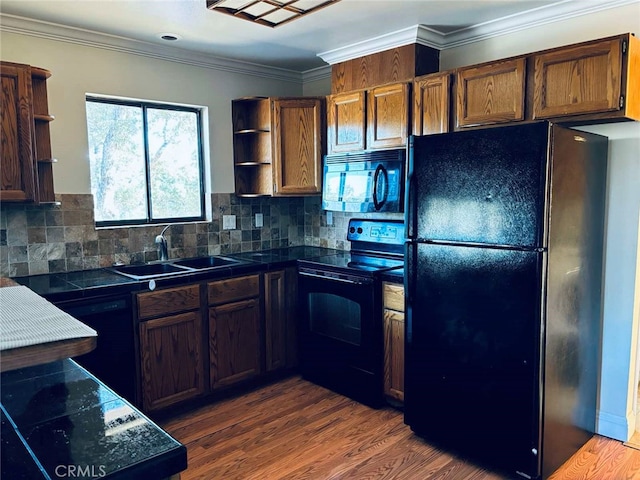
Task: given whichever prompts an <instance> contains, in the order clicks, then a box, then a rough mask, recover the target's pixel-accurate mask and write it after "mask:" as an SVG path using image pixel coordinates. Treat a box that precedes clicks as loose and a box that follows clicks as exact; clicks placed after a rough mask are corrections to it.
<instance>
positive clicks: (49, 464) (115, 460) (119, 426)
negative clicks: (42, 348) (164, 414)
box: [0, 359, 187, 480]
mask: <svg viewBox="0 0 640 480" xmlns="http://www.w3.org/2000/svg"><path fill="white" fill-rule="evenodd" d="M0 407H1V416H2V421H1V428H2V431H1V436H2V445H1V447H2V448H1V450H0V454H1V457H2V458H1V463H0V468H1V471H0V477H1V478H7V479H9V478H10V479H28V480H36V479H56V478H105V479H110V480H142V479H149V480H155V479H158V480H160V479H165V478H168V477H171V476H172V475H174V474H176V473H178V472H181V471H182V470H184V469H186V468H187V452H186V447H185V446H184V445H182V444H181V443H180V442H178V441H177V440H175V439H174V438H173V437H171V436H170V435H169V434H167V433H166V432H165V431H164V430H162V429H161V428H160V427H158V426H157V425H156V424H155V423H153V422H152V421H151V420H149V419H148V418H147V417H146V416H144V415H143V414H142V413H140V412H139V411H138V410H137V409H136V408H134V407H133V406H132V405H131V404H129V403H128V402H127V401H126V400H123V399H122V398H121V397H119V396H118V395H117V394H116V393H114V392H113V391H112V390H111V389H109V388H108V387H106V386H105V385H104V384H103V383H102V382H100V381H99V380H98V379H96V378H95V377H94V376H93V375H91V374H90V373H89V372H87V371H86V370H85V369H84V368H82V367H80V366H79V365H78V364H77V363H75V362H74V361H73V360H70V359H65V360H60V361H56V362H52V363H48V364H44V365H38V366H35V367H27V368H23V369H20V370H13V371H10V372H5V373H3V374H2V376H1V390H0Z"/></svg>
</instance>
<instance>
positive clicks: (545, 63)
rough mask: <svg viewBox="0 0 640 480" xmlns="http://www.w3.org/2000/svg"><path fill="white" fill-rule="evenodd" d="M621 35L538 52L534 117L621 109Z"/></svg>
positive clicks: (536, 58) (536, 57)
mask: <svg viewBox="0 0 640 480" xmlns="http://www.w3.org/2000/svg"><path fill="white" fill-rule="evenodd" d="M620 44H621V40H620V39H619V38H617V39H614V40H609V41H604V42H599V43H593V44H588V45H578V46H575V47H570V48H566V49H561V50H555V51H553V52H549V53H545V54H541V55H536V56H535V57H534V58H535V77H534V107H533V118H549V117H560V116H564V115H575V114H582V113H597V112H606V111H612V110H618V109H619V108H620V94H621V92H620V89H621V82H622V79H621V73H622V71H621V68H622V52H621V48H620Z"/></svg>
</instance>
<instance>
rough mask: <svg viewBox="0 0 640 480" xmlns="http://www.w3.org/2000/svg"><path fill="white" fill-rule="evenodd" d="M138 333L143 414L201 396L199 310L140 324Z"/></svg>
mask: <svg viewBox="0 0 640 480" xmlns="http://www.w3.org/2000/svg"><path fill="white" fill-rule="evenodd" d="M139 333H140V357H141V358H140V360H141V377H142V406H143V409H144V410H145V411H153V410H158V409H161V408H165V407H168V406H170V405H173V404H176V403H178V402H182V401H184V400H188V399H191V398H194V397H197V396H199V395H201V394H202V393H203V391H204V382H203V377H204V373H203V362H202V318H201V316H200V312H199V311H192V312H186V313H181V314H178V315H172V316H169V317H161V318H155V319H152V320H147V321H145V322H141V323H140V331H139Z"/></svg>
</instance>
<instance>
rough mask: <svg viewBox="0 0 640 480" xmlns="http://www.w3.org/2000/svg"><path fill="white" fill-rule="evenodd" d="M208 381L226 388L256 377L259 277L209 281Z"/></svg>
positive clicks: (259, 370) (258, 351) (258, 363)
mask: <svg viewBox="0 0 640 480" xmlns="http://www.w3.org/2000/svg"><path fill="white" fill-rule="evenodd" d="M207 289H208V300H209V304H210V306H209V382H210V386H211V389H212V390H214V389H218V388H222V387H228V386H230V385H234V384H236V383H239V382H242V381H245V380H247V379H249V378H252V377H255V376H257V375H259V374H260V372H261V368H260V363H261V362H260V358H261V347H260V344H261V342H260V338H261V328H260V317H261V315H260V276H259V275H248V276H243V277H236V278H231V279H226V280H218V281H215V282H210V283H209V284H208V285H207Z"/></svg>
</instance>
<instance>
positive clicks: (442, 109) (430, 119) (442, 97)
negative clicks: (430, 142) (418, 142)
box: [412, 72, 451, 135]
mask: <svg viewBox="0 0 640 480" xmlns="http://www.w3.org/2000/svg"><path fill="white" fill-rule="evenodd" d="M450 91H451V74H450V73H449V72H444V73H435V74H431V75H424V76H422V77H417V78H416V79H415V80H414V82H413V131H412V133H413V134H414V135H430V134H434V133H445V132H448V131H449V121H450V118H451V114H450V111H451V108H450V105H451V95H450Z"/></svg>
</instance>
